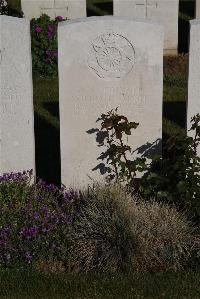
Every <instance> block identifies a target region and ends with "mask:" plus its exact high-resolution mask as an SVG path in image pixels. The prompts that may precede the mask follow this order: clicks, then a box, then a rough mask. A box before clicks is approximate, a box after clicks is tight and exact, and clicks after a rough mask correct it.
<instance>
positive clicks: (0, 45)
mask: <svg viewBox="0 0 200 299" xmlns="http://www.w3.org/2000/svg"><path fill="white" fill-rule="evenodd" d="M30 169H33V170H34V169H35V150H34V121H33V93H32V67H31V45H30V28H29V22H28V21H26V20H24V19H18V18H13V17H7V16H0V174H2V173H5V172H11V171H13V172H14V171H17V172H18V171H23V170H30Z"/></svg>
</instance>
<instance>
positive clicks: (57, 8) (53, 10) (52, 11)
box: [40, 0, 69, 18]
mask: <svg viewBox="0 0 200 299" xmlns="http://www.w3.org/2000/svg"><path fill="white" fill-rule="evenodd" d="M68 9H69V7H68V5H67V4H66V3H65V4H62V5H59V4H58V1H57V0H53V5H52V4H51V3H49V6H46V7H41V8H40V10H41V13H44V14H47V15H49V16H50V17H52V18H55V17H57V16H58V15H61V16H62V14H60V12H61V11H64V14H63V15H67V12H68Z"/></svg>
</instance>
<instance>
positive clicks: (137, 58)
mask: <svg viewBox="0 0 200 299" xmlns="http://www.w3.org/2000/svg"><path fill="white" fill-rule="evenodd" d="M163 31H164V30H163V27H162V26H160V25H157V24H155V23H153V22H137V21H133V20H131V19H123V18H117V17H111V16H107V17H91V18H87V19H81V20H79V21H71V22H64V23H62V24H59V30H58V36H59V37H58V44H59V55H58V56H59V92H60V134H61V164H62V183H63V184H65V185H67V186H69V185H78V186H83V185H85V184H86V183H91V180H90V178H89V177H92V178H93V179H94V178H95V179H100V178H101V177H102V176H101V175H100V172H99V171H92V169H93V168H95V166H97V164H98V163H100V162H102V161H100V160H97V158H98V157H99V156H100V154H101V152H102V148H101V147H98V146H97V142H96V135H95V134H89V133H88V132H87V131H88V130H90V129H92V128H94V129H96V128H100V124H97V123H96V120H97V118H98V117H100V116H101V114H102V113H106V112H107V111H109V110H111V109H114V108H116V107H119V113H120V114H121V113H122V114H124V115H125V116H127V117H128V119H129V121H136V122H139V123H140V125H139V127H138V129H137V130H134V132H133V135H132V136H130V138H129V144H130V145H131V146H132V149H137V148H138V147H140V146H142V145H144V144H146V143H148V142H149V143H153V142H158V140H159V139H161V137H162V84H163V83H162V81H163V38H164V32H163Z"/></svg>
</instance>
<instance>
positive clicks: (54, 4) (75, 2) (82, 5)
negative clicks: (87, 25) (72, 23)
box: [21, 0, 86, 20]
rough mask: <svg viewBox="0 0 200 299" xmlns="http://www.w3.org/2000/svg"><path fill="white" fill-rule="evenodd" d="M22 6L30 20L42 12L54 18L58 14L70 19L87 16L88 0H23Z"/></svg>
mask: <svg viewBox="0 0 200 299" xmlns="http://www.w3.org/2000/svg"><path fill="white" fill-rule="evenodd" d="M21 6H22V11H23V12H24V15H25V17H26V18H28V19H29V20H31V19H33V18H39V17H40V16H41V15H42V14H46V15H48V16H50V17H51V18H52V19H55V17H57V16H62V17H64V18H68V19H76V18H82V17H86V0H21Z"/></svg>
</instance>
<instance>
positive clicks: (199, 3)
mask: <svg viewBox="0 0 200 299" xmlns="http://www.w3.org/2000/svg"><path fill="white" fill-rule="evenodd" d="M199 18H200V0H196V19H199Z"/></svg>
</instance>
